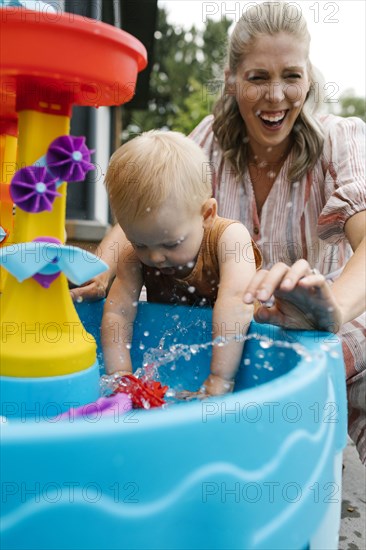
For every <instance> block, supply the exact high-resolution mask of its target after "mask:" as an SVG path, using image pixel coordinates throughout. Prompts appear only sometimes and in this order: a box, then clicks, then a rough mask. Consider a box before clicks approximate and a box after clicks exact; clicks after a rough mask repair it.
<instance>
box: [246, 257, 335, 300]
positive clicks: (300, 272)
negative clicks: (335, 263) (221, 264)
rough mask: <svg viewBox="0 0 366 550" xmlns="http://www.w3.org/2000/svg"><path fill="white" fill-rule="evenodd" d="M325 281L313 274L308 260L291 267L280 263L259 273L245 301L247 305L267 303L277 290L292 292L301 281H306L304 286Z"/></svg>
mask: <svg viewBox="0 0 366 550" xmlns="http://www.w3.org/2000/svg"><path fill="white" fill-rule="evenodd" d="M323 279H324V278H323V277H322V275H320V274H313V272H312V269H311V267H310V265H309V263H308V262H307V261H306V260H299V261H297V262H295V263H294V265H293V266H291V267H290V266H288V265H286V264H285V263H282V262H279V263H277V264H275V265H274V266H273V267H272V268H271V269H270V270H266V269H261V270H259V271H257V273H256V274H255V275H254V277H253V279H252V280H251V282H250V284H249V286H248V287H247V289H246V291H245V294H244V297H243V301H244V303H246V304H252V303H253V302H254V300H256V299H257V300H260V301H261V302H265V301H267V300H269V299H270V298H271V296H272V295H273V293H274V292H275V291H276V290H283V291H285V292H288V291H291V290H293V289H294V288H295V287H296V285H297V284H298V283H299V282H300V281H301V280H304V281H305V283H304V284H303V285H302V286H312V284H314V281H315V282H316V283H320V282H321V281H322V280H323Z"/></svg>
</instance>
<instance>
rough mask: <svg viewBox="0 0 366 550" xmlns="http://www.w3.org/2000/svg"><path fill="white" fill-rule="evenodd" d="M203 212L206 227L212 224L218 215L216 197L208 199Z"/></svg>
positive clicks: (202, 209)
mask: <svg viewBox="0 0 366 550" xmlns="http://www.w3.org/2000/svg"><path fill="white" fill-rule="evenodd" d="M201 214H202V218H203V227H204V228H205V229H206V228H208V227H210V226H211V224H212V222H213V221H214V219H215V218H216V215H217V202H216V199H207V201H205V202H204V203H203V205H202V208H201Z"/></svg>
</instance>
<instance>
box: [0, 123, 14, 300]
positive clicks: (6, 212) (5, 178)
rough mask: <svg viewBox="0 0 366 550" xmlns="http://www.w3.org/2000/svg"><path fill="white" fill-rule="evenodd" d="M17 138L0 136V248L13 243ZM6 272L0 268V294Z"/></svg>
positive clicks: (6, 135) (5, 135)
mask: <svg viewBox="0 0 366 550" xmlns="http://www.w3.org/2000/svg"><path fill="white" fill-rule="evenodd" d="M16 156H17V138H16V137H15V136H12V135H8V134H2V135H0V185H1V193H0V226H1V227H2V229H3V230H4V231H5V232H6V233H7V237H6V239H4V241H3V242H1V243H0V247H2V246H8V245H9V244H11V243H12V242H13V224H14V216H13V203H12V201H11V198H10V195H9V185H10V182H11V179H12V177H13V175H14V173H15V171H16V164H15V163H16ZM6 277H7V271H6V270H5V269H4V268H3V267H2V266H0V293H1V292H2V290H3V288H4V285H5V279H6Z"/></svg>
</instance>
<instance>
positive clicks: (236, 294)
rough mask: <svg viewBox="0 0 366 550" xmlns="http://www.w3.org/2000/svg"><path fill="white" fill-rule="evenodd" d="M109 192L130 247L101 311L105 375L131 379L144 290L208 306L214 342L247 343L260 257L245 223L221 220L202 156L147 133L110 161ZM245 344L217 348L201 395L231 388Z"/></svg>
mask: <svg viewBox="0 0 366 550" xmlns="http://www.w3.org/2000/svg"><path fill="white" fill-rule="evenodd" d="M106 186H107V189H108V193H109V198H110V203H111V207H112V210H113V212H114V214H115V216H116V219H117V221H118V223H119V224H120V226H121V227H122V229H123V231H124V232H125V234H126V237H127V239H128V241H129V245H128V246H127V247H126V248H125V249H124V251H123V253H122V254H121V257H120V259H119V263H118V268H117V274H116V278H115V280H114V282H113V284H112V287H111V290H110V292H109V295H108V299H107V301H106V304H105V308H104V314H103V322H102V343H103V352H104V359H105V367H106V372H107V373H108V374H113V373H115V372H118V373H121V374H123V373H126V372H128V373H131V372H132V364H131V357H130V351H129V349H130V345H129V344H130V342H131V341H132V330H133V328H132V327H133V321H134V319H135V316H136V310H137V308H136V302H137V301H138V299H139V296H140V292H141V289H142V287H143V285H145V286H146V292H147V300H148V301H150V302H160V303H182V304H187V305H192V304H197V305H211V306H212V307H213V319H212V324H213V334H212V338H213V339H215V338H217V337H225V334H227V333H230V334H233V332H235V333H236V335H237V336H244V335H245V333H246V331H247V329H248V327H249V324H250V321H251V319H252V316H253V305H248V304H244V303H243V300H242V297H243V294H244V292H245V289H246V287H247V285H248V283H249V282H250V280H251V279H252V277H253V275H254V274H255V271H256V268H257V267H258V264H259V263H260V254H259V252H258V250H257V249H256V248H255V245H253V243H252V240H251V238H250V235H249V233H248V231H247V229H246V228H245V227H244V225H243V224H241V223H240V222H237V221H233V220H227V219H224V218H220V217H219V216H218V215H217V204H216V200H215V199H214V198H212V188H211V178H210V170H209V165H208V161H207V158H206V156H205V154H204V153H203V151H202V149H201V148H200V147H199V146H198V145H196V144H195V143H194V142H193V141H192V140H190V139H189V138H187V137H185V136H183V135H182V134H179V133H177V132H163V131H151V132H146V133H143V134H141V135H140V136H138V137H136V138H135V139H133V140H131V141H129V142H128V143H126V144H124V145H122V146H121V147H120V148H119V149H118V150H117V151H116V152H115V153H114V155H113V156H112V158H111V162H110V165H109V168H108V171H107V175H106ZM116 324H117V325H116ZM116 326H118V327H119V330H118V331H116ZM116 334H118V338H116ZM243 345H244V343H243V341H242V339H240V338H237V339H235V338H233V339H231V340H230V341H228V343H227V344H226V345H224V346H214V347H213V353H212V360H211V365H210V375H209V377H208V378H207V380H206V381H205V383H204V386H203V388H204V392H205V393H206V394H208V395H220V394H224V393H226V392H228V391H231V390H232V389H233V386H234V377H235V374H236V372H237V369H238V366H239V363H240V359H241V356H242V352H243Z"/></svg>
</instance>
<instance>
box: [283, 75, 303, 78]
mask: <svg viewBox="0 0 366 550" xmlns="http://www.w3.org/2000/svg"><path fill="white" fill-rule="evenodd" d="M286 78H290V79H298V78H301V74H289V75H288V76H286Z"/></svg>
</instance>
